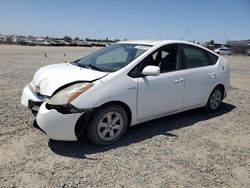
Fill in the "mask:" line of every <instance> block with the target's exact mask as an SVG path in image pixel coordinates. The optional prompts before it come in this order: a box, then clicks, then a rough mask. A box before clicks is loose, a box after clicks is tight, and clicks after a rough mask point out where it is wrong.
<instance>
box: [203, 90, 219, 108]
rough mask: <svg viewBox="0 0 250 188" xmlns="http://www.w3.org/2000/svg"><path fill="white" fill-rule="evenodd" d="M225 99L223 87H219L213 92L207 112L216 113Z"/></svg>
mask: <svg viewBox="0 0 250 188" xmlns="http://www.w3.org/2000/svg"><path fill="white" fill-rule="evenodd" d="M222 98H223V90H222V88H221V87H219V86H217V87H216V88H214V90H213V91H212V92H211V94H210V96H209V98H208V101H207V104H206V106H205V110H206V111H207V112H215V111H216V110H217V109H218V108H219V107H220V106H221V102H222Z"/></svg>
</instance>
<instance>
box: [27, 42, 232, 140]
mask: <svg viewBox="0 0 250 188" xmlns="http://www.w3.org/2000/svg"><path fill="white" fill-rule="evenodd" d="M229 80H230V74H229V67H228V64H227V61H226V59H225V58H223V57H221V56H219V55H217V54H216V53H214V52H212V51H210V50H208V49H207V48H204V47H201V46H199V45H196V44H193V43H188V42H184V41H173V40H166V41H131V42H129V41H125V42H119V43H116V44H113V45H110V46H108V47H105V48H102V49H100V50H98V51H96V52H94V53H92V54H90V55H88V56H86V57H84V58H82V59H79V60H77V61H74V62H71V63H63V64H54V65H48V66H45V67H42V68H40V69H39V70H38V71H37V72H36V73H35V75H34V77H33V80H32V81H31V82H30V83H29V84H28V85H27V86H26V87H25V88H24V90H23V95H22V104H23V105H25V106H27V107H28V108H30V109H31V110H32V111H33V113H34V114H35V115H36V123H34V125H35V126H36V127H37V128H39V129H41V130H42V131H43V132H44V133H45V134H46V135H47V136H48V137H49V138H51V139H54V140H72V141H73V140H77V139H78V138H79V136H80V135H81V134H82V133H83V132H84V131H86V133H87V136H88V138H89V140H90V141H92V142H93V143H95V144H98V145H108V144H112V143H114V142H116V141H117V140H119V139H120V138H121V137H122V136H123V135H124V133H125V131H126V129H127V127H128V126H133V125H136V124H138V123H142V122H145V121H148V120H152V119H155V118H159V117H163V116H166V115H170V114H175V113H178V112H182V111H186V110H190V109H194V108H198V107H204V108H205V109H206V110H207V111H209V112H213V111H215V110H217V109H218V108H219V107H220V104H221V101H222V100H223V98H224V97H225V96H226V94H227V91H228V88H229ZM153 128H154V127H152V129H153Z"/></svg>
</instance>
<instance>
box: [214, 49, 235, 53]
mask: <svg viewBox="0 0 250 188" xmlns="http://www.w3.org/2000/svg"><path fill="white" fill-rule="evenodd" d="M214 52H216V53H217V54H220V55H231V54H232V52H231V49H230V48H218V49H216V50H214Z"/></svg>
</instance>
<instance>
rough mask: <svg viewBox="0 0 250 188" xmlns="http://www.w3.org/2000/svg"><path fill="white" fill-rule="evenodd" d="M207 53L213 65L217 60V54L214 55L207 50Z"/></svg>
mask: <svg viewBox="0 0 250 188" xmlns="http://www.w3.org/2000/svg"><path fill="white" fill-rule="evenodd" d="M207 55H208V57H209V59H210V60H211V62H212V64H213V65H215V64H216V63H217V61H218V56H217V55H214V54H212V53H210V52H207Z"/></svg>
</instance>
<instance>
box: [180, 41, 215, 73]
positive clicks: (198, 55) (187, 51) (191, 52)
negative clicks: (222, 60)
mask: <svg viewBox="0 0 250 188" xmlns="http://www.w3.org/2000/svg"><path fill="white" fill-rule="evenodd" d="M183 55H184V60H185V68H186V69H190V68H196V67H204V66H208V65H213V62H212V61H211V60H210V58H209V56H208V54H207V53H206V51H205V50H203V49H200V48H198V47H195V46H191V45H183Z"/></svg>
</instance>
